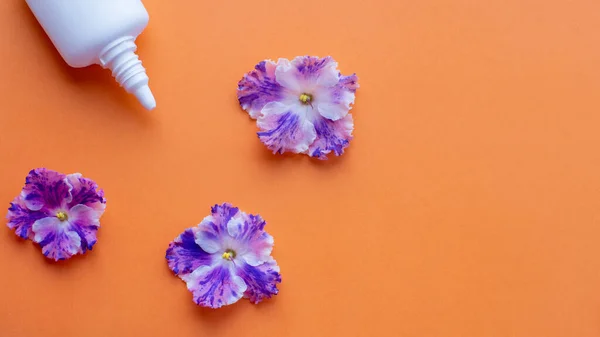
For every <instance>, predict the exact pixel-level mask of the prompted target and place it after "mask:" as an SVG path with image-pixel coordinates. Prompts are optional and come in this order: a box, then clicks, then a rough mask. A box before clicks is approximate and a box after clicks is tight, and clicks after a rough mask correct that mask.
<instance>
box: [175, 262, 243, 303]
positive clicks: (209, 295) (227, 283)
mask: <svg viewBox="0 0 600 337" xmlns="http://www.w3.org/2000/svg"><path fill="white" fill-rule="evenodd" d="M229 265H232V264H231V263H230V262H228V264H220V263H218V264H215V265H213V266H201V267H199V268H198V269H196V270H194V272H193V273H191V274H190V275H188V276H186V277H185V281H186V283H187V287H188V289H189V290H190V291H191V292H192V293H193V294H194V302H196V304H198V305H201V306H204V307H209V308H220V307H222V306H224V305H229V304H232V303H235V302H237V301H238V300H239V299H240V298H242V296H243V294H244V292H245V291H246V289H247V286H246V283H245V282H244V280H243V279H242V278H241V277H239V276H237V275H235V274H233V273H232V272H231V269H230V268H229Z"/></svg>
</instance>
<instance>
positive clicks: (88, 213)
mask: <svg viewBox="0 0 600 337" xmlns="http://www.w3.org/2000/svg"><path fill="white" fill-rule="evenodd" d="M100 205H102V206H104V204H100ZM103 213H104V208H102V209H101V210H96V209H94V208H91V207H88V206H86V205H75V206H74V207H72V208H71V209H70V210H69V225H70V227H69V229H70V230H71V231H74V232H76V233H77V235H79V238H80V239H81V253H85V252H86V251H87V250H88V249H89V250H91V249H92V248H93V247H94V245H95V244H96V242H97V241H98V238H97V236H96V233H97V232H98V227H100V217H101V216H102V214H103Z"/></svg>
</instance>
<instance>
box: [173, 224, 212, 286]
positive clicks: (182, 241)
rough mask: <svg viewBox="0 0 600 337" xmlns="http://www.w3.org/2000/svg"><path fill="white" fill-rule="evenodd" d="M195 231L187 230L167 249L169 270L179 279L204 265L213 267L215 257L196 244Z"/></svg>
mask: <svg viewBox="0 0 600 337" xmlns="http://www.w3.org/2000/svg"><path fill="white" fill-rule="evenodd" d="M195 239H196V237H195V235H194V230H193V229H186V230H185V232H183V233H181V234H180V235H179V236H178V237H177V238H175V240H173V242H171V243H170V244H169V248H167V255H166V258H167V262H168V264H169V268H170V269H171V270H172V271H173V272H174V273H175V274H176V275H178V276H179V277H183V276H185V275H188V274H190V273H191V272H193V271H194V270H195V269H197V268H198V267H200V266H203V265H211V264H212V262H213V255H210V254H208V253H207V252H205V251H204V250H202V248H200V246H199V245H198V244H197V243H196V242H195Z"/></svg>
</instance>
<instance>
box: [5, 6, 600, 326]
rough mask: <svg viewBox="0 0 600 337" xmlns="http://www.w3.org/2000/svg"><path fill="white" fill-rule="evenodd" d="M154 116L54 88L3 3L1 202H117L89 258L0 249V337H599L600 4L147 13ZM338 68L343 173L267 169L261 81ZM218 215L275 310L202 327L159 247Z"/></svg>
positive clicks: (19, 15) (275, 165)
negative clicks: (347, 117) (284, 70)
mask: <svg viewBox="0 0 600 337" xmlns="http://www.w3.org/2000/svg"><path fill="white" fill-rule="evenodd" d="M145 4H146V7H147V9H148V11H149V12H150V17H151V19H150V25H149V27H148V28H147V30H146V31H145V32H144V33H143V35H142V36H141V37H140V38H139V41H138V42H139V47H140V49H139V54H140V57H141V58H142V60H143V61H144V64H145V66H146V67H147V69H148V74H149V75H150V78H151V87H152V89H153V91H154V93H155V95H156V98H157V101H158V108H157V109H156V110H155V111H153V112H146V111H144V110H143V109H142V108H141V107H140V106H138V104H137V102H136V101H135V99H134V98H133V97H130V96H128V95H127V94H126V93H125V92H124V91H123V90H122V89H120V88H119V87H118V85H117V84H116V83H115V82H114V80H113V79H112V78H111V76H110V73H109V72H108V71H105V70H102V69H101V68H100V67H94V68H86V69H71V68H69V67H68V66H66V65H65V64H64V62H63V61H62V59H61V58H60V56H59V55H58V53H57V52H56V51H55V50H54V48H53V46H52V44H51V43H50V41H49V40H48V38H47V37H46V36H45V34H44V32H43V31H42V29H41V28H40V27H39V25H38V24H37V23H36V21H35V19H34V18H33V16H32V15H31V14H30V12H29V10H28V8H27V7H26V5H25V3H24V1H22V0H4V1H0V32H2V33H1V34H2V39H1V43H2V46H1V47H0V60H1V68H0V95H1V100H0V104H1V105H0V158H1V166H0V167H1V174H0V202H1V203H2V204H4V206H6V207H8V204H9V202H10V201H11V200H12V198H13V197H15V196H16V195H17V194H18V193H19V191H20V189H21V187H22V185H23V183H24V178H25V176H26V174H27V172H28V171H29V170H30V169H32V168H35V167H48V168H51V169H54V170H58V171H62V172H65V173H71V172H77V171H78V172H81V173H83V174H84V175H85V176H88V177H90V178H93V179H95V180H96V181H97V182H98V184H99V185H100V186H101V187H102V188H103V189H104V190H105V192H106V196H107V198H108V208H107V211H106V213H105V215H104V217H103V219H102V227H101V230H100V232H99V243H98V245H97V246H95V247H94V250H93V251H92V252H91V253H89V254H87V255H85V256H84V257H76V258H74V259H72V260H69V261H66V262H62V263H51V262H49V261H47V260H46V259H45V258H44V257H43V256H42V254H41V253H40V249H39V248H38V247H36V246H35V245H34V244H32V243H30V242H25V241H22V240H19V239H18V238H17V237H16V236H15V235H14V234H13V233H12V232H11V231H9V230H8V229H7V228H4V229H1V230H0V273H1V276H0V336H2V337H22V336H31V337H33V336H36V337H37V336H45V337H57V336H61V337H64V336H99V337H100V336H102V337H104V336H112V337H120V336H181V337H187V336H214V337H221V336H222V337H228V336H267V337H268V336H292V337H300V336H302V337H305V336H357V337H359V336H361V337H362V336H364V337H367V336H386V337H387V336H390V337H391V336H415V337H432V336H444V337H453V336H465V337H497V336H506V337H553V336H564V337H567V336H577V337H587V336H590V337H592V336H593V337H597V336H600V244H599V241H600V207H599V206H600V151H599V150H598V148H599V145H600V132H599V128H600V2H599V1H597V0H588V1H586V0H579V1H542V0H539V1H538V0H487V1H474V0H454V1H442V0H422V1H408V0H372V1H364V0H344V1H341V0H339V1H337V0H336V1H333V0H331V1H323V0H303V1H273V0H255V1H235V2H231V1H184V0H170V1H164V0H147V1H145ZM305 54H309V55H320V56H325V55H332V56H334V58H335V59H336V60H337V61H338V62H339V63H340V67H341V70H342V72H343V73H345V74H349V73H352V72H356V73H357V74H358V75H359V77H360V85H361V88H360V89H359V91H358V93H357V100H356V105H355V108H354V109H353V110H352V111H353V114H354V117H355V122H356V129H355V139H354V140H353V142H352V143H351V145H350V147H349V148H348V151H347V153H346V154H345V155H344V156H343V157H340V158H335V159H333V160H329V161H328V162H319V161H315V160H312V159H309V158H307V157H306V156H299V155H297V156H283V157H282V156H273V155H271V154H270V152H268V150H266V148H265V147H264V146H263V145H262V144H261V143H260V142H259V140H258V139H257V137H256V135H255V132H256V131H257V129H256V125H255V123H254V122H253V121H252V120H250V118H249V117H248V116H247V114H246V113H245V112H243V111H242V110H241V109H240V108H239V106H238V103H237V101H236V85H237V81H238V80H239V79H240V78H241V76H242V75H243V74H244V73H245V72H247V71H249V70H251V69H252V67H253V66H254V65H255V64H256V63H257V62H258V61H260V60H262V59H265V58H273V59H276V58H278V57H287V58H292V57H294V56H296V55H305ZM224 201H228V202H231V203H233V204H235V205H237V206H239V207H241V208H242V209H243V210H245V211H246V212H249V213H260V214H261V215H262V216H263V217H264V218H265V219H266V220H267V222H268V225H267V230H268V231H269V232H270V233H271V234H273V236H274V237H275V242H276V247H275V251H274V257H275V258H276V259H277V261H278V263H279V265H280V266H281V269H282V275H283V283H282V284H281V286H280V294H279V295H278V296H277V297H276V298H274V299H272V300H268V301H266V302H264V303H262V304H260V305H258V306H254V305H252V304H250V303H249V302H248V301H245V300H244V301H241V302H239V303H237V304H235V305H232V306H230V307H227V308H224V309H220V310H208V309H203V308H200V307H198V306H196V305H195V304H194V303H193V302H192V295H191V294H190V293H189V292H188V291H187V289H186V287H185V284H184V283H183V282H181V281H180V280H179V279H178V278H177V277H175V276H174V275H172V273H171V272H170V271H169V269H168V268H167V264H166V261H165V258H164V254H165V249H166V248H167V244H168V243H169V242H170V241H171V240H172V239H173V238H175V236H177V235H178V234H179V233H180V232H182V231H183V230H184V229H185V228H187V227H191V226H194V225H196V224H197V223H198V222H199V221H200V220H201V219H202V218H203V217H204V216H206V215H208V213H209V207H210V206H211V205H213V204H215V203H219V202H224Z"/></svg>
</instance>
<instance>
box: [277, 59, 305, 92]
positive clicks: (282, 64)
mask: <svg viewBox="0 0 600 337" xmlns="http://www.w3.org/2000/svg"><path fill="white" fill-rule="evenodd" d="M275 79H276V80H277V83H279V84H280V85H281V86H282V87H284V88H286V89H288V90H290V91H291V92H293V93H296V94H297V95H299V94H301V93H302V89H303V88H302V86H303V83H302V82H301V80H302V78H301V77H300V74H299V73H298V69H297V68H296V67H294V66H293V65H292V63H291V62H290V61H289V60H288V59H284V58H280V59H279V60H278V61H277V68H276V69H275Z"/></svg>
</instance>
